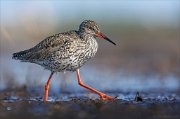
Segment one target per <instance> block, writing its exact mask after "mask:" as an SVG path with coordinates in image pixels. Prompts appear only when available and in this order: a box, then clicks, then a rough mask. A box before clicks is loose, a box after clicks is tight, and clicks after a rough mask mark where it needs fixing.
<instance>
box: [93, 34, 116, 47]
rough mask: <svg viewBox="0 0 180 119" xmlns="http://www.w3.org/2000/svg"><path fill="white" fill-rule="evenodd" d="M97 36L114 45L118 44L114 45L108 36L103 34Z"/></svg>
mask: <svg viewBox="0 0 180 119" xmlns="http://www.w3.org/2000/svg"><path fill="white" fill-rule="evenodd" d="M96 35H97V37H100V38H103V39H105V40H107V41H109V42H110V43H112V44H113V45H116V43H114V42H113V41H112V40H110V39H109V38H108V37H107V36H106V35H104V34H103V33H101V32H100V33H97V34H96Z"/></svg>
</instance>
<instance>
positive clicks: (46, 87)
mask: <svg viewBox="0 0 180 119" xmlns="http://www.w3.org/2000/svg"><path fill="white" fill-rule="evenodd" d="M53 74H54V72H51V74H50V76H49V78H48V81H47V82H46V85H45V96H44V101H45V102H46V101H47V100H48V92H49V86H50V81H51V79H52V75H53Z"/></svg>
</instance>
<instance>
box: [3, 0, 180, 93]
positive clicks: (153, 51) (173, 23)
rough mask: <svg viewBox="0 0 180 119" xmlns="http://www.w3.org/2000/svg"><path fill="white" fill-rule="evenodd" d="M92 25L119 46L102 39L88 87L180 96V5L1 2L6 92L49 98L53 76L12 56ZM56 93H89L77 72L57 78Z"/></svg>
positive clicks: (85, 72) (86, 76)
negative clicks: (38, 93) (30, 92)
mask: <svg viewBox="0 0 180 119" xmlns="http://www.w3.org/2000/svg"><path fill="white" fill-rule="evenodd" d="M86 19H91V20H94V21H96V22H97V23H98V25H99V27H100V28H101V31H102V32H103V33H105V34H106V35H107V36H108V37H109V38H111V40H113V41H114V42H116V44H117V46H114V45H112V44H110V43H109V42H106V41H104V40H101V39H97V41H98V43H99V50H98V52H97V55H96V57H95V58H94V59H92V60H90V61H89V62H88V63H87V64H86V65H84V66H83V67H82V68H81V70H80V71H81V75H82V80H83V81H84V83H86V84H88V85H90V86H92V87H94V88H96V89H98V90H101V91H109V92H115V91H117V92H118V91H120V92H122V91H124V92H133V91H144V92H148V91H155V92H156V91H161V92H166V91H169V92H177V91H179V89H180V22H179V21H180V1H179V0H158V1H150V0H135V1H132V0H127V1H125V0H124V1H115V0H114V1H113V0H100V1H95V0H91V1H90V0H89V1H88V0H86V1H83V0H79V1H65V0H64V1H51V0H38V1H35V0H32V1H23V0H1V1H0V27H1V30H0V90H6V89H18V88H21V87H26V89H35V88H38V87H40V88H39V90H41V91H42V92H43V90H44V85H45V83H46V81H47V78H48V76H49V75H50V71H47V70H44V69H43V68H42V67H41V66H38V65H36V64H31V63H21V62H20V61H17V60H12V53H14V52H18V51H21V50H25V49H28V48H31V47H33V46H34V45H36V44H37V43H39V42H40V41H42V40H43V39H45V38H46V37H48V36H50V35H53V34H56V33H60V32H65V31H68V30H74V29H78V27H79V24H80V23H81V22H82V21H83V20H86ZM50 91H51V92H54V93H58V94H61V93H63V92H69V93H72V92H73V93H74V92H75V93H76V92H77V93H78V92H89V91H87V90H86V89H84V88H82V87H80V86H79V85H78V83H77V78H76V74H75V73H74V72H61V73H57V74H55V75H54V76H53V80H52V82H51V89H50ZM50 94H52V93H50Z"/></svg>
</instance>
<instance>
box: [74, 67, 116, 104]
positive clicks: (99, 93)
mask: <svg viewBox="0 0 180 119" xmlns="http://www.w3.org/2000/svg"><path fill="white" fill-rule="evenodd" d="M76 74H77V78H78V84H79V85H80V86H82V87H84V88H87V89H89V90H91V91H93V92H95V93H97V94H98V95H99V96H100V98H101V99H102V100H103V99H108V100H114V99H115V97H111V96H109V95H106V94H104V93H102V92H100V91H98V90H96V89H94V88H92V87H90V86H87V85H85V84H84V83H83V82H82V81H81V77H80V73H79V69H76Z"/></svg>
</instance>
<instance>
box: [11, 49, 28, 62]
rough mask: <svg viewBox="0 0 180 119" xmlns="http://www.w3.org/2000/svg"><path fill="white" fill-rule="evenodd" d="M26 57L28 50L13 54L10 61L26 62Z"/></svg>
mask: <svg viewBox="0 0 180 119" xmlns="http://www.w3.org/2000/svg"><path fill="white" fill-rule="evenodd" d="M28 55H29V50H24V51H20V52H16V53H13V56H12V59H16V60H27V56H28Z"/></svg>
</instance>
